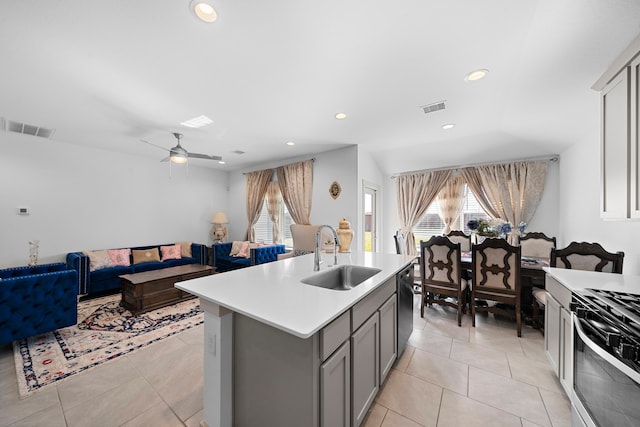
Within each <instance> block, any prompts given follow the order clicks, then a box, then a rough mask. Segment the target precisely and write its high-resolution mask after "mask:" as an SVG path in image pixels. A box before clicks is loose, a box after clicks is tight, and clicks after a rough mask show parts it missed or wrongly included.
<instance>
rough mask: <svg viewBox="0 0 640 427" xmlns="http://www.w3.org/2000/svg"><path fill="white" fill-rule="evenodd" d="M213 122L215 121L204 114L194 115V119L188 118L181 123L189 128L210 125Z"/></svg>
mask: <svg viewBox="0 0 640 427" xmlns="http://www.w3.org/2000/svg"><path fill="white" fill-rule="evenodd" d="M211 123H213V120H211V119H210V118H209V117H207V116H204V115H203V116H198V117H194V118H193V119H189V120H186V121H184V122H182V123H180V124H181V125H182V126H186V127H188V128H201V127H203V126H206V125H210V124H211Z"/></svg>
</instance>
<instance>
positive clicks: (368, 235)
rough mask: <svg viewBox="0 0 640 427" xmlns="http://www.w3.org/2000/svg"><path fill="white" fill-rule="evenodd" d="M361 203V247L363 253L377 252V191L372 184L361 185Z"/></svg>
mask: <svg viewBox="0 0 640 427" xmlns="http://www.w3.org/2000/svg"><path fill="white" fill-rule="evenodd" d="M362 194H363V197H364V199H363V203H362V207H363V209H362V212H363V216H364V217H363V219H362V228H363V229H362V236H363V237H364V242H363V245H362V247H363V248H364V251H365V252H378V189H377V188H376V186H374V185H372V184H367V183H364V184H363V192H362Z"/></svg>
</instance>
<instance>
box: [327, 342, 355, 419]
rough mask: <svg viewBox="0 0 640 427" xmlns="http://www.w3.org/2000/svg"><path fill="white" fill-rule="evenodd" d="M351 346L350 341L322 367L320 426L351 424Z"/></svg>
mask: <svg viewBox="0 0 640 427" xmlns="http://www.w3.org/2000/svg"><path fill="white" fill-rule="evenodd" d="M350 423H351V346H350V343H349V341H347V342H345V343H344V344H342V346H341V347H340V348H339V349H338V350H337V351H336V352H335V353H334V354H333V355H332V356H331V357H330V358H329V359H327V360H326V361H325V362H324V363H323V364H322V365H321V366H320V425H321V426H322V427H348V426H350V425H351V424H350Z"/></svg>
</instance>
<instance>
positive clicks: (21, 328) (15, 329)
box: [0, 262, 78, 345]
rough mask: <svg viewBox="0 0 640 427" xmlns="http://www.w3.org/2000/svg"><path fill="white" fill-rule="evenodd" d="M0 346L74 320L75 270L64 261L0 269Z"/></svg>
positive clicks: (71, 322)
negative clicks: (69, 268)
mask: <svg viewBox="0 0 640 427" xmlns="http://www.w3.org/2000/svg"><path fill="white" fill-rule="evenodd" d="M0 301H2V303H1V304H0V345H2V344H6V343H9V342H11V341H15V340H20V339H23V338H27V337H31V336H34V335H38V334H42V333H45V332H50V331H53V330H55V329H59V328H64V327H67V326H71V325H75V324H76V323H77V320H78V273H77V272H76V271H75V270H68V269H67V265H66V264H65V263H62V262H60V263H54V264H43V265H36V266H28V267H14V268H7V269H4V270H0Z"/></svg>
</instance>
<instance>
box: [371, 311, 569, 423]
mask: <svg viewBox="0 0 640 427" xmlns="http://www.w3.org/2000/svg"><path fill="white" fill-rule="evenodd" d="M364 425H365V427H392V426H393V427H395V426H403V427H404V426H438V427H444V426H465V427H472V426H522V427H530V426H554V427H558V426H570V425H571V407H570V403H569V399H568V398H567V397H566V394H565V393H564V391H563V389H562V386H561V385H560V382H559V381H558V379H557V377H556V376H555V374H554V373H553V370H552V368H551V365H550V364H549V363H548V362H547V358H546V355H545V352H544V337H543V336H542V333H540V331H538V330H535V329H533V328H531V327H529V326H524V325H523V328H522V337H521V338H518V337H517V335H516V327H515V322H514V321H511V320H508V319H501V318H495V317H494V316H493V315H491V314H489V315H487V314H486V313H485V314H478V317H477V320H476V327H475V328H474V327H472V326H471V316H470V315H469V314H467V315H465V316H463V320H462V326H461V327H458V324H457V319H456V313H455V311H454V310H453V309H450V308H443V307H439V306H433V307H427V308H426V309H425V317H424V319H423V318H421V317H420V309H419V301H418V300H416V306H415V309H414V331H413V334H412V335H411V338H410V339H409V344H408V346H407V348H406V350H405V352H404V354H403V355H402V357H401V358H400V360H399V361H398V362H397V363H396V366H395V367H394V370H393V371H392V373H391V375H389V378H388V379H387V382H386V383H385V384H384V386H383V387H382V390H381V391H380V393H379V394H378V397H377V398H376V401H375V403H374V405H373V406H372V408H371V409H370V411H369V415H368V417H367V419H366V420H365V423H364Z"/></svg>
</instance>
